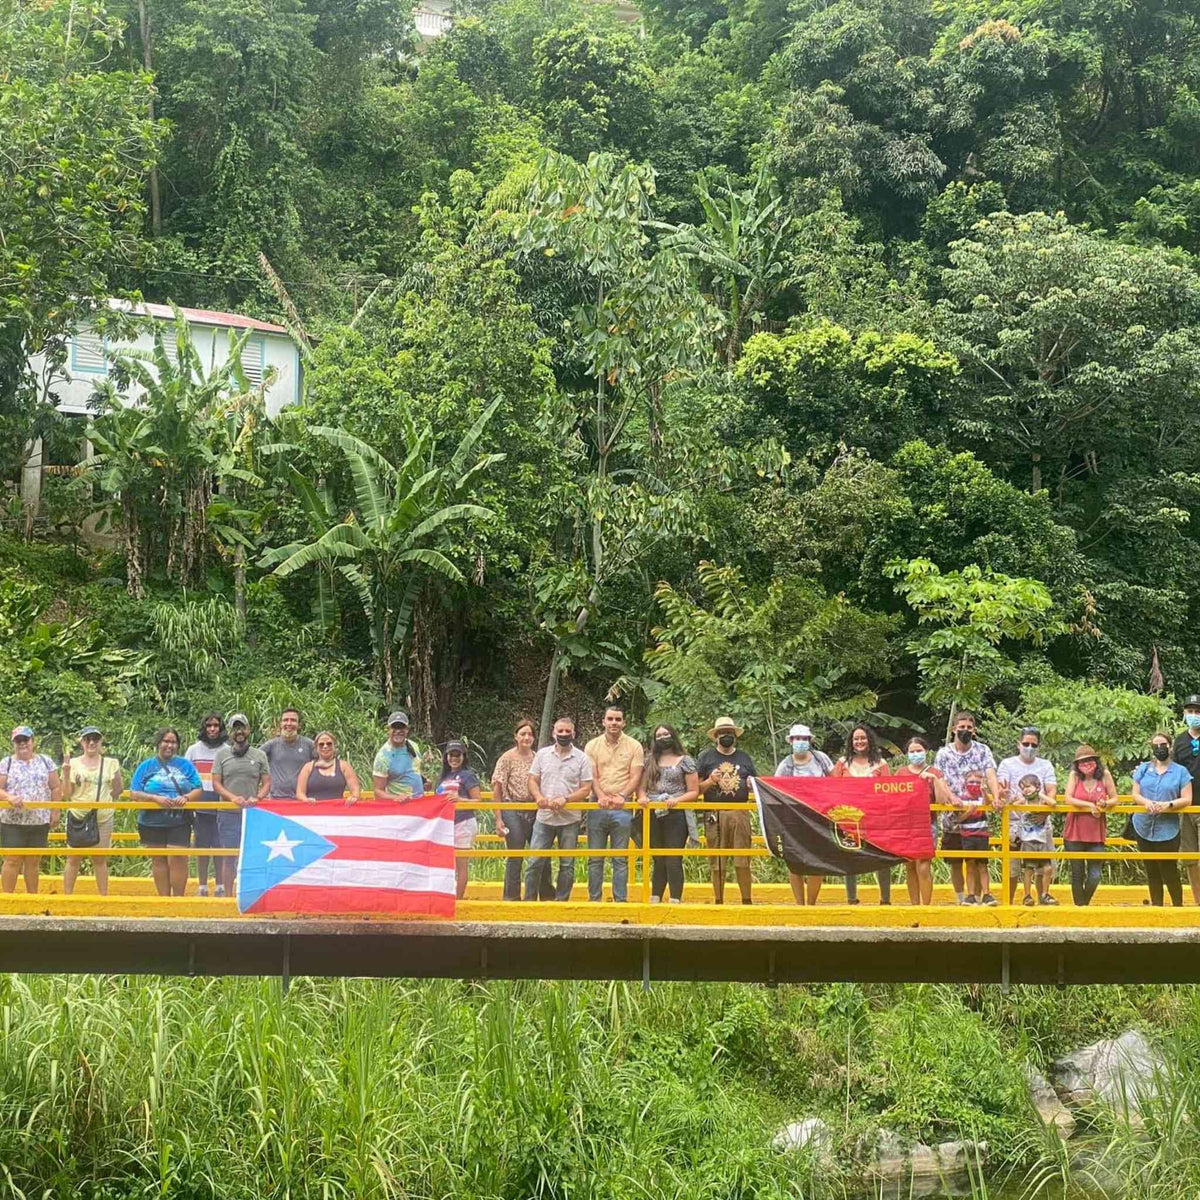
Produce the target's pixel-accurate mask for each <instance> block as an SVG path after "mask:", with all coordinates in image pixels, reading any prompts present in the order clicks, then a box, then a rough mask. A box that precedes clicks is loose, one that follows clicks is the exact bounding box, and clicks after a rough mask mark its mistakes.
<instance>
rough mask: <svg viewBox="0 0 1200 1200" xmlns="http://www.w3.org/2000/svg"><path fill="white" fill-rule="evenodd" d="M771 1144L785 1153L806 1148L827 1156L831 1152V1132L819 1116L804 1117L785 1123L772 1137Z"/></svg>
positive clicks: (821, 1155) (811, 1152) (811, 1151)
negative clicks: (801, 1119)
mask: <svg viewBox="0 0 1200 1200" xmlns="http://www.w3.org/2000/svg"><path fill="white" fill-rule="evenodd" d="M771 1145H772V1146H774V1147H775V1149H776V1150H779V1151H781V1152H783V1153H785V1154H790V1153H792V1152H793V1151H796V1150H807V1151H808V1152H809V1153H810V1154H815V1155H818V1156H819V1157H821V1158H827V1157H828V1156H829V1155H830V1154H831V1153H832V1152H833V1132H832V1131H831V1130H830V1128H829V1126H828V1125H826V1124H825V1122H824V1121H822V1120H821V1118H820V1117H805V1118H804V1120H803V1121H793V1122H792V1123H791V1124H790V1125H785V1126H784V1127H783V1128H782V1129H781V1130H780V1131H779V1132H778V1133H777V1134H776V1135H775V1136H774V1137H773V1138H772V1139H771Z"/></svg>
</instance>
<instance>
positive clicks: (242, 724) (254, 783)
mask: <svg viewBox="0 0 1200 1200" xmlns="http://www.w3.org/2000/svg"><path fill="white" fill-rule="evenodd" d="M226 726H227V727H228V729H229V741H228V742H227V743H226V744H225V745H224V746H222V747H221V748H220V750H218V751H217V753H216V757H214V758H213V765H212V785H213V791H215V792H216V793H217V795H218V796H220V797H221V799H222V800H225V801H228V802H229V803H230V804H236V805H237V809H236V811H234V812H218V813H217V845H218V846H220V847H221V849H222V850H236V849H237V848H238V847H239V846H240V845H241V844H242V809H243V808H249V807H250V805H252V804H257V803H258V801H260V800H265V799H266V798H267V796H269V795H270V794H271V764H270V762H269V761H268V759H267V756H266V754H265V752H264V751H262V750H261V749H256V748H255V747H254V746H251V745H250V719H249V718H248V717H247V716H246V714H245V713H240V712H238V713H234V714H233V715H232V716H231V717H230V718H229V720H228V721H227V722H226ZM292 790H293V791H294V790H295V789H294V788H293V789H292ZM236 876H237V859H236V858H234V857H233V855H223V856H222V857H221V858H218V859H217V879H218V880H220V884H221V887H223V888H224V889H225V895H227V896H232V895H233V894H234V891H233V883H234V879H235V877H236Z"/></svg>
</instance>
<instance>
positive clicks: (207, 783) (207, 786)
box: [183, 712, 229, 896]
mask: <svg viewBox="0 0 1200 1200" xmlns="http://www.w3.org/2000/svg"><path fill="white" fill-rule="evenodd" d="M228 741H229V736H228V735H227V734H226V732H225V718H224V717H222V716H221V714H220V713H217V712H210V713H208V714H206V715H205V718H204V720H203V721H201V722H200V734H199V736H198V737H197V739H196V740H195V741H194V742H193V743H192V744H191V745H190V746H189V747H188V748H187V749H186V750H185V751H184V754H183V757H184V758H186V759H187V760H188V762H190V763H191V764H192V766H193V767H195V768H196V772H197V774H198V775H199V776H200V783H201V785H202V786H203V788H204V794H203V795H202V796H201V797H200V798H201V800H205V801H207V802H209V803H210V804H211V803H215V802H216V801H218V800H220V798H221V797H220V796H218V795H217V793H216V791H215V789H214V788H213V784H212V767H213V760H214V759H215V758H216V757H217V751H218V750H220V748H221V747H222V746H224V745H225V743H226V742H228ZM217 844H218V842H217V814H216V813H215V812H213V811H212V810H209V811H207V812H205V811H203V810H202V811H200V812H194V813H192V845H193V846H194V847H195V848H196V849H197V850H208V849H211V848H212V847H214V846H216V845H217ZM210 862H212V859H211V857H210V856H209V855H207V854H198V855H196V879H197V880H198V882H199V888H198V889H197V894H198V895H200V896H207V895H208V865H209V863H210ZM220 879H221V872H220V871H218V870H217V867H216V864H215V863H213V883H214V884H215V885H216V890H215V894H216V895H218V896H223V895H225V889H224V888H223V887H222V886H221V883H220Z"/></svg>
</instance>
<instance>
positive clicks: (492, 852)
mask: <svg viewBox="0 0 1200 1200" xmlns="http://www.w3.org/2000/svg"><path fill="white" fill-rule="evenodd" d="M128 794H129V793H128V792H126V793H124V795H125V796H127V795H128ZM490 795H491V793H489V792H485V793H483V796H484V797H489V798H485V799H480V800H472V799H469V798H466V797H463V798H461V799H459V800H458V801H457V803H458V804H459V805H460V806H461V807H463V808H470V809H472V810H475V811H482V812H499V811H504V812H529V811H537V810H538V807H539V806H538V805H537V804H535V803H532V802H525V803H515V802H511V801H507V800H506V801H497V800H493V799H490ZM362 798H363V799H364V800H369V799H373V798H374V797H373V794H372V793H371V792H370V791H366V792H363V793H362ZM388 799H390V800H396V801H397V802H400V803H402V802H403V800H404V798H403V797H396V796H388ZM1130 801H1131V797H1128V796H1121V797H1118V800H1117V803H1115V804H1113V805H1112V806H1110V807H1108V808H1106V809H1104V810H1102V811H1103V814H1104V815H1105V816H1107V814H1108V813H1138V812H1145V809H1144V808H1143V807H1142V806H1141V805H1138V804H1135V803H1131V802H1130ZM295 803H297V804H299V803H300V802H299V801H296V802H295ZM0 807H9V806H8V805H7V804H5V803H4V802H2V801H0ZM28 807H31V808H34V807H36V808H40V809H51V810H53V811H61V810H63V809H75V810H76V811H81V810H88V809H115V810H118V811H162V810H163V806H162V805H159V804H154V803H150V802H147V801H139V800H126V799H121V800H119V801H111V800H105V801H97V802H88V801H79V800H69V801H66V800H61V801H57V802H47V803H38V804H30V805H29V806H28ZM976 807H979V808H983V809H987V810H989V811H992V812H998V813H999V815H1000V836H999V838H990V839H989V849H988V851H986V852H981V851H978V850H942V849H940V848H939V847H938V846H937V845H936V843H935V845H934V852H933V855H932V856H931V857H933V858H937V859H944V860H947V861H952V860H956V859H957V860H963V859H972V860H976V861H978V860H979V859H980V858H985V859H987V860H990V859H993V858H995V859H998V860H999V863H1000V872H1001V878H1000V882H1001V889H1000V891H1001V896H1000V902H1001V903H1002V904H1005V905H1007V904H1008V903H1009V898H1008V888H1007V886H1006V885H1007V882H1008V878H1009V873H1010V870H1011V865H1012V861H1013V859H1014V858H1016V859H1022V860H1023V859H1037V860H1046V861H1050V862H1057V861H1060V860H1062V861H1064V862H1071V861H1079V860H1092V861H1095V860H1103V859H1107V860H1108V861H1113V862H1141V861H1160V860H1161V861H1173V862H1179V863H1192V862H1200V853H1188V852H1182V851H1173V852H1163V853H1160V852H1143V851H1130V850H1127V849H1125V847H1127V846H1130V845H1132V844H1133V843H1131V842H1129V841H1128V840H1126V839H1123V838H1106V839H1105V846H1106V847H1109V846H1112V847H1118V848H1119V853H1117V854H1114V855H1107V854H1105V853H1104V852H1100V851H1095V850H1053V851H1049V850H1045V851H1032V850H1030V851H1027V850H1022V849H1021V848H1020V847H1019V846H1017V847H1013V845H1012V840H1011V832H1012V823H1011V818H1012V814H1013V813H1018V814H1019V813H1025V812H1039V813H1047V814H1053V813H1064V814H1069V813H1071V812H1079V811H1081V810H1079V809H1073V808H1072V807H1070V806H1069V805H1066V804H1058V805H1025V804H1005V805H1001V806H999V807H995V806H992V805H990V804H988V803H987V802H981V803H980V804H979V805H978V806H976ZM241 808H242V806H241V805H237V804H232V803H229V802H225V801H196V802H195V803H189V804H187V805H184V806H182V807H180V808H175V809H170V810H168V811H172V812H236V811H241ZM563 808H564V809H565V810H569V811H576V812H579V813H581V814H583V813H587V812H604V811H610V810H607V809H602V808H601V807H600V805H599V804H596V803H594V802H578V803H571V804H566V805H564V806H563ZM626 808H627V811H630V812H632V813H633V814H634V817H635V818H640V821H641V834H642V837H641V841H642V844H641V846H637V845H635V844H633V842H632V841H631V843H630V845H629V846H628V847H627V848H626V849H624V850H617V849H612V848H609V847H600V848H592V847H590V846H588V847H586V848H579V847H578V846H577V847H576V848H574V849H571V850H563V849H560V848H558V847H553V846H551V847H547V848H545V849H544V850H534V849H533V848H532V847H530V846H528V845H527V846H525V847H523V848H521V849H517V850H510V849H508V848H507V846H505V847H503V848H492V847H479V848H472V849H470V850H456V851H455V856H456V858H463V859H468V860H470V859H509V858H518V859H526V858H546V859H548V858H600V859H604V858H625V859H627V860H628V861H629V862H630V863H636V862H637V861H639V860H640V862H641V864H642V878H641V899H642V902H643V903H649V901H650V895H651V874H652V866H653V860H654V858H655V857H656V856H657V857H664V858H710V859H725V858H771V857H773V855H772V854H771V852H770V850H769V849H768V848H767V847H766V845H765V843H764V842H763V839H762V838H761V837H756V838H755V839H754V841H755V842H756V843H757V844H755V845H751V846H750V847H747V848H740V849H732V848H725V847H717V846H701V847H686V846H685V847H664V846H658V847H652V846H651V845H650V830H651V817H652V813H653V811H655V810H664V809H675V810H678V811H681V812H685V811H688V810H692V811H696V812H706V813H707V812H756V811H757V805H755V804H753V803H745V804H719V803H710V802H706V801H695V802H693V803H689V804H676V805H667V804H664V803H662V802H647V803H642V802H638V801H632V802H630V803H629V804H628V805H627V806H626ZM560 811H561V810H560ZM962 811H963V809H962V807H961V806H954V805H940V804H933V805H930V812H931V813H942V812H950V813H961V812H962ZM1183 813H1200V806H1197V805H1193V806H1190V807H1188V808H1183V809H1176V810H1175V813H1174V815H1181V814H1183ZM136 836H137V835H136V834H132V833H125V832H121V833H115V834H114V835H113V838H114V842H115V841H116V840H117V839H120V840H121V842H122V844H121V845H115V844H114V845H111V846H87V847H73V846H66V845H64V844H62V841H61V840H60V839H62V840H65V835H63V834H62V833H61V832H60V833H57V834H53V833H52V834H51V837H52V838H53V839H54V844H52V845H50V846H47V847H5V848H3V849H2V850H0V855H2V856H5V857H7V856H13V857H33V856H37V857H55V858H58V857H68V856H70V857H88V858H91V857H105V858H114V857H130V858H149V857H188V858H194V857H200V856H204V857H210V858H221V857H235V856H236V855H237V854H238V853H239V851H238V850H236V849H223V848H221V847H217V846H188V847H173V846H163V847H157V846H132V845H129V844H128V842H129V841H130V840H132V839H134V838H136ZM484 836H485V837H487V838H488V839H489V840H490V841H496V840H500V839H499V837H498V835H484ZM583 840H584V841H586V837H584V838H583ZM992 846H995V847H996V848H995V849H994V850H993V849H991V847H992Z"/></svg>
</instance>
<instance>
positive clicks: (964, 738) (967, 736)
mask: <svg viewBox="0 0 1200 1200" xmlns="http://www.w3.org/2000/svg"><path fill="white" fill-rule="evenodd" d="M954 736H955V737H956V738H957V739H958V740H959V741H960V742H962V744H963V745H964V746H969V745H970V744H971V741H972V739H973V738H974V737H975V734H974V733H973V732H972V731H971V730H970V729H956V730H955V731H954Z"/></svg>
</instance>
